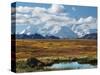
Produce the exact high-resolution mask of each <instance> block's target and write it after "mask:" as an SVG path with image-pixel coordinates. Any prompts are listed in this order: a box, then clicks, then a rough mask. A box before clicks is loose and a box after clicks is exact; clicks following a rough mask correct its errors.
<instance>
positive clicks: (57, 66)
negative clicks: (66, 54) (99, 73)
mask: <svg viewBox="0 0 100 75" xmlns="http://www.w3.org/2000/svg"><path fill="white" fill-rule="evenodd" d="M96 67H97V66H96V65H91V64H80V63H78V62H66V63H65V62H62V63H55V64H53V65H52V66H49V67H47V68H49V69H90V68H96Z"/></svg>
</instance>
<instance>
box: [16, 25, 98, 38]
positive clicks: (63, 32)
mask: <svg viewBox="0 0 100 75" xmlns="http://www.w3.org/2000/svg"><path fill="white" fill-rule="evenodd" d="M89 34H92V35H91V37H92V36H93V37H94V34H97V29H96V28H90V27H88V26H87V25H84V26H74V25H72V26H71V25H70V26H56V25H54V26H53V25H52V26H51V27H45V26H43V27H38V26H35V27H34V26H31V25H28V26H27V27H25V28H23V29H21V30H20V32H17V33H16V35H17V37H22V36H23V37H29V38H30V37H31V38H32V37H33V38H39V37H41V38H52V37H54V38H68V39H75V38H83V37H84V36H86V35H89ZM21 35H22V36H21ZM35 36H36V37H35ZM95 36H96V35H95Z"/></svg>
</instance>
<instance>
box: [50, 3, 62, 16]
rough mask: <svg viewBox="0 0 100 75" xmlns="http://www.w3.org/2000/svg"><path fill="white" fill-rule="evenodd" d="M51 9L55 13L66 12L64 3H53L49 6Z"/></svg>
mask: <svg viewBox="0 0 100 75" xmlns="http://www.w3.org/2000/svg"><path fill="white" fill-rule="evenodd" d="M49 11H50V12H51V13H54V14H56V13H62V12H64V6H63V5H58V4H53V5H52V6H51V8H49Z"/></svg>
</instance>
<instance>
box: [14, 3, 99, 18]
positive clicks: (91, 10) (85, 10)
mask: <svg viewBox="0 0 100 75" xmlns="http://www.w3.org/2000/svg"><path fill="white" fill-rule="evenodd" d="M51 5H52V4H45V3H44V4H43V3H27V2H17V3H16V7H18V6H29V7H43V8H47V9H48V8H50V7H51ZM63 6H64V11H65V12H66V13H70V14H69V15H70V16H71V17H75V18H80V17H82V16H83V17H87V16H93V17H95V18H96V17H97V7H93V6H75V5H63ZM73 8H74V9H73Z"/></svg>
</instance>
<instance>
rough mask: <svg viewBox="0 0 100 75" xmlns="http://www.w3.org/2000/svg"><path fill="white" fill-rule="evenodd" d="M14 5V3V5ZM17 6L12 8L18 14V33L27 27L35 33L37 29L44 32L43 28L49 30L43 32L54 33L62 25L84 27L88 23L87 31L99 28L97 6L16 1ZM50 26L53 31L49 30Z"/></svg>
mask: <svg viewBox="0 0 100 75" xmlns="http://www.w3.org/2000/svg"><path fill="white" fill-rule="evenodd" d="M14 5H15V4H14V3H13V4H12V7H13V6H14ZM15 8H16V12H15V11H14V9H15ZM15 8H12V9H13V11H12V12H14V14H12V15H13V16H14V15H15V14H16V25H17V26H16V32H18V33H19V32H25V29H27V28H33V30H32V29H30V30H32V32H33V33H35V31H36V29H37V30H38V31H37V32H43V31H42V30H44V29H45V30H47V31H44V32H43V33H46V32H48V33H50V34H52V33H57V32H58V30H60V28H61V27H62V26H67V27H72V26H74V25H75V26H77V25H79V26H81V27H82V28H84V26H85V27H86V25H88V27H89V28H87V30H85V31H88V29H93V28H94V29H97V7H92V6H90V7H89V6H75V5H63V4H43V3H27V2H16V7H15ZM12 22H13V20H12ZM83 25H84V26H83ZM29 26H30V27H29ZM75 26H74V27H75ZM50 28H52V31H49V30H50ZM77 28H78V26H77ZM82 28H81V29H82ZM71 29H73V28H71ZM83 31H84V30H83ZM75 32H76V31H75Z"/></svg>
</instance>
